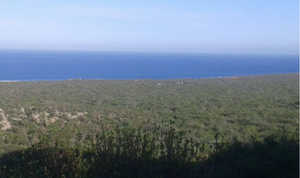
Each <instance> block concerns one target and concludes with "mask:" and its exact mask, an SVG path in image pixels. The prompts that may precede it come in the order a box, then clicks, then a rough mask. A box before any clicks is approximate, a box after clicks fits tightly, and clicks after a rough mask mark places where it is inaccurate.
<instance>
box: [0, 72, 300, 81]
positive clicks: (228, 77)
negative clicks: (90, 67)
mask: <svg viewBox="0 0 300 178" xmlns="http://www.w3.org/2000/svg"><path fill="white" fill-rule="evenodd" d="M286 74H298V75H299V74H300V73H299V72H291V73H275V74H255V75H234V76H218V77H199V78H166V79H157V78H129V79H125V78H124V79H104V78H89V79H84V78H71V79H52V80H51V79H37V80H0V83H17V82H58V81H83V80H84V81H87V80H184V79H189V80H197V79H237V78H240V77H251V76H269V75H286Z"/></svg>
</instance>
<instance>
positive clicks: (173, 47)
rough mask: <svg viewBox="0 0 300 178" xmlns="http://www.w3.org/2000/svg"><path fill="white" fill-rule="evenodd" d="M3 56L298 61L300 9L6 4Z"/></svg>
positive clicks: (1, 17) (64, 0) (292, 0)
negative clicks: (10, 52) (70, 53)
mask: <svg viewBox="0 0 300 178" xmlns="http://www.w3.org/2000/svg"><path fill="white" fill-rule="evenodd" d="M0 49H40V50H81V51H82V50H83V51H85V50H92V51H135V52H183V53H251V54H299V2H298V0H263V1H262V0H185V1H179V0H148V1H146V0H43V1H41V0H13V1H6V0H2V1H0Z"/></svg>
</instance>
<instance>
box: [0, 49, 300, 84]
mask: <svg viewBox="0 0 300 178" xmlns="http://www.w3.org/2000/svg"><path fill="white" fill-rule="evenodd" d="M279 73H299V56H298V55H245V54H243V55H241V54H240V55H237V54H235V55H233V54H231V55H229V54H174V53H173V54H171V53H117V52H70V51H69V52H59V51H20V50H6V51H5V50H2V51H0V80H2V81H3V80H17V81H31V80H66V79H74V78H82V79H177V78H191V79H196V78H212V77H230V76H246V75H259V74H279Z"/></svg>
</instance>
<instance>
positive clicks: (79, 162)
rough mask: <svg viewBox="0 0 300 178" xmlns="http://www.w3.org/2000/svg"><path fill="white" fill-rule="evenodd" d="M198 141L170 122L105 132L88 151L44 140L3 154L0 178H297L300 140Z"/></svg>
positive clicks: (100, 134) (216, 137)
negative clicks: (151, 126) (178, 129)
mask: <svg viewBox="0 0 300 178" xmlns="http://www.w3.org/2000/svg"><path fill="white" fill-rule="evenodd" d="M219 136H220V134H218V133H217V134H216V135H215V142H214V143H209V144H208V143H197V142H196V141H194V140H193V139H191V138H190V137H189V135H186V134H185V133H183V132H176V131H175V128H174V126H173V124H172V123H170V124H162V125H160V126H159V127H156V126H155V127H153V128H151V129H150V128H147V129H132V128H127V127H122V128H119V127H118V128H116V129H115V130H106V129H104V128H103V129H102V131H101V132H100V133H99V134H97V135H96V136H95V138H96V141H95V142H94V143H93V145H90V147H79V148H80V149H79V148H78V147H77V148H76V147H71V146H69V145H68V144H65V143H64V142H56V144H54V145H53V144H50V143H49V142H47V141H45V140H44V141H41V142H40V143H39V144H36V145H33V146H32V147H31V148H29V149H27V150H25V151H19V152H14V153H10V154H7V155H4V156H3V157H2V158H1V160H0V177H47V178H48V177H49V178H50V177H52V178H54V177H55V178H56V177H298V173H299V171H298V168H299V159H298V158H299V153H298V149H299V140H298V136H296V137H287V136H284V137H283V136H282V137H279V136H269V137H267V138H265V139H262V140H255V139H253V140H251V141H248V142H246V141H243V142H241V141H235V142H233V143H223V142H220V141H219Z"/></svg>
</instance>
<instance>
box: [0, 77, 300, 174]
mask: <svg viewBox="0 0 300 178" xmlns="http://www.w3.org/2000/svg"><path fill="white" fill-rule="evenodd" d="M0 91H1V92H0V138H1V139H0V156H1V155H2V159H1V160H0V167H1V169H0V170H1V172H0V176H2V177H5V176H7V177H12V176H15V177H20V175H26V176H28V177H34V176H36V177H40V176H41V175H43V176H45V177H59V176H58V175H54V174H53V172H56V173H60V176H61V175H63V174H64V175H66V176H69V177H76V176H77V177H85V176H96V177H97V175H98V176H99V175H100V176H103V177H147V176H148V177H170V175H172V174H174V175H173V177H174V176H175V175H176V176H177V177H198V176H200V175H201V176H206V177H211V176H219V177H241V176H242V177H247V176H248V177H266V176H265V175H271V173H272V175H275V176H277V177H295V176H297V175H298V166H299V163H298V147H299V144H298V140H299V139H298V138H299V127H298V123H299V122H298V121H299V74H280V75H263V76H248V77H235V78H217V79H197V80H191V79H181V80H179V79H177V80H70V81H53V82H50V81H49V82H11V83H4V82H2V83H1V82H0ZM170 122H171V125H168V124H167V125H166V123H170ZM104 133H105V134H104ZM184 133H185V134H184ZM106 134H107V135H108V136H106V137H104V135H106ZM142 138H143V139H142ZM122 139H123V140H122ZM168 139H169V140H168ZM146 142H147V144H146V145H147V146H146V147H145V148H144V147H143V146H142V145H144V144H145V143H146ZM103 144H104V145H103ZM126 144H127V145H126ZM168 145H169V146H168ZM101 148H110V149H108V150H107V149H101ZM143 148H144V149H143ZM120 150H121V151H120ZM143 150H144V151H143ZM145 150H146V151H145ZM166 150H167V151H166ZM168 150H169V151H168ZM58 155H59V156H58ZM175 155H176V156H175ZM237 155H239V156H237ZM46 158H47V159H46ZM71 163H72V164H71ZM279 163H280V164H279ZM63 165H65V167H64V166H63ZM163 165H164V166H163ZM287 165H288V166H287ZM5 166H6V167H5ZM53 166H54V167H53ZM55 166H56V167H55ZM128 166H129V167H128ZM130 166H131V167H130ZM143 166H146V167H143ZM295 166H296V167H295ZM63 168H65V170H60V169H63ZM133 168H134V169H133ZM234 168H236V169H234ZM45 169H47V170H45ZM58 169H59V170H58ZM174 169H175V170H178V172H174ZM97 170H98V172H97ZM171 170H172V171H171ZM24 171H25V172H24ZM26 171H28V172H26ZM99 171H100V172H99ZM257 171H260V173H259V174H258V173H257V174H255V173H254V172H257ZM111 173H114V174H113V175H112V174H111ZM75 174H76V175H75ZM26 176H25V177H26Z"/></svg>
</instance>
